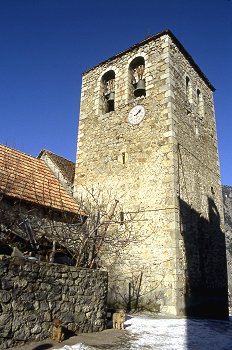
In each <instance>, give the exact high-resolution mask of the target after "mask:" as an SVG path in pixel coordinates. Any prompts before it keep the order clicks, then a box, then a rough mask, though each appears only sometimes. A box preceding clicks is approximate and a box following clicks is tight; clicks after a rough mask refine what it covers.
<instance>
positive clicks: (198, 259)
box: [180, 197, 228, 319]
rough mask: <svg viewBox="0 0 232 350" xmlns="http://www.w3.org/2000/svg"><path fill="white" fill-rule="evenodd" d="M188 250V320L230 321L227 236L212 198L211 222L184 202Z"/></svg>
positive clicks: (182, 206) (186, 305) (186, 313)
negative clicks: (210, 319) (197, 318)
mask: <svg viewBox="0 0 232 350" xmlns="http://www.w3.org/2000/svg"><path fill="white" fill-rule="evenodd" d="M180 214H181V226H182V234H183V240H184V246H185V254H186V256H185V259H186V272H185V273H186V285H185V291H184V293H185V297H184V303H185V306H184V309H185V310H183V311H182V312H183V313H184V314H185V315H186V316H191V317H203V318H214V319H228V283H227V264H226V245H225V235H224V234H223V232H222V231H221V229H220V215H219V212H218V209H217V206H216V204H215V202H214V200H213V198H211V197H208V220H207V219H205V218H204V217H203V216H202V215H201V214H200V213H198V212H197V211H195V210H194V209H193V208H191V207H190V206H189V205H188V204H187V203H186V202H184V201H183V200H181V199H180Z"/></svg>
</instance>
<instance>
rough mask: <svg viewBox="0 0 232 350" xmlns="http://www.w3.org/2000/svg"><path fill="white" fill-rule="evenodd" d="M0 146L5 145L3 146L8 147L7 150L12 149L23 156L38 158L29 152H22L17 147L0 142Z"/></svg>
mask: <svg viewBox="0 0 232 350" xmlns="http://www.w3.org/2000/svg"><path fill="white" fill-rule="evenodd" d="M0 146H3V147H5V148H8V149H9V150H12V151H14V152H17V153H20V154H23V155H24V156H27V157H31V158H33V159H38V158H37V157H35V156H32V155H31V154H28V153H25V152H23V151H20V150H18V149H16V148H13V147H10V146H7V145H4V144H3V143H0ZM38 160H41V159H38Z"/></svg>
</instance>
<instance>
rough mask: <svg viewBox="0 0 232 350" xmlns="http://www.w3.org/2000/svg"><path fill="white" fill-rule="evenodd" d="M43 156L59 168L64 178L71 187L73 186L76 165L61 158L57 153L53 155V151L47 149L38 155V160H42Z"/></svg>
mask: <svg viewBox="0 0 232 350" xmlns="http://www.w3.org/2000/svg"><path fill="white" fill-rule="evenodd" d="M42 155H47V156H48V157H49V158H50V159H51V160H52V161H53V163H54V164H55V165H56V166H57V168H59V171H60V172H61V174H62V175H63V176H64V178H65V179H66V180H67V181H68V182H69V183H70V185H73V181H74V175H75V163H74V162H72V161H71V160H68V159H65V158H63V157H61V156H58V155H57V154H55V153H52V152H51V151H48V150H46V149H44V150H42V151H41V152H40V154H39V155H38V158H41V157H42Z"/></svg>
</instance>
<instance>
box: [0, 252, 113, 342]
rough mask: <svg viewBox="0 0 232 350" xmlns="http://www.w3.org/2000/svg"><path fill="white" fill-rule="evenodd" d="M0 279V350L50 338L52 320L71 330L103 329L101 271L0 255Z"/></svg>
mask: <svg viewBox="0 0 232 350" xmlns="http://www.w3.org/2000/svg"><path fill="white" fill-rule="evenodd" d="M0 279H1V285H0V348H1V349H6V348H8V347H12V346H14V345H20V344H23V343H25V342H26V341H32V340H38V341H39V340H42V339H44V338H47V337H50V336H51V330H52V321H53V319H55V318H58V319H60V320H61V321H62V324H63V326H64V328H65V330H66V332H71V333H72V334H77V333H83V332H96V331H101V330H103V329H104V328H105V320H106V298H107V273H106V272H103V271H99V270H90V269H80V268H76V267H69V266H65V265H58V264H47V263H42V262H38V261H25V260H24V259H19V258H9V257H7V258H6V257H3V258H2V260H1V261H0Z"/></svg>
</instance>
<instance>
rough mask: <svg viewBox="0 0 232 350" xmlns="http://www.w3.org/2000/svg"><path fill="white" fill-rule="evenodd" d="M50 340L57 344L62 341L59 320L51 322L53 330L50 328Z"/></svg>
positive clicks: (62, 335)
mask: <svg viewBox="0 0 232 350" xmlns="http://www.w3.org/2000/svg"><path fill="white" fill-rule="evenodd" d="M52 340H54V341H56V342H57V343H61V342H62V341H63V340H64V332H63V328H62V326H61V320H58V319H57V318H55V319H54V320H53V328H52Z"/></svg>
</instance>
